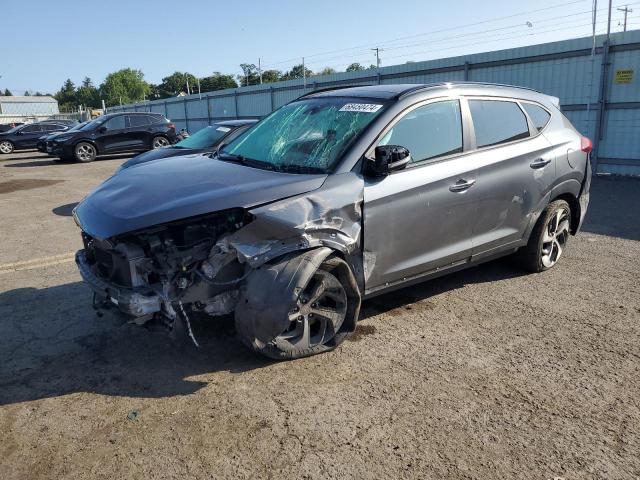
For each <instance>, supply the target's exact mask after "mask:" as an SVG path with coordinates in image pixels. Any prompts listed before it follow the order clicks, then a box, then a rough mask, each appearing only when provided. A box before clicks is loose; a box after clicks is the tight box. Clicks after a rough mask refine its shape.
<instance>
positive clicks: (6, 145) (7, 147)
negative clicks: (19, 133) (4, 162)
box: [0, 141, 13, 153]
mask: <svg viewBox="0 0 640 480" xmlns="http://www.w3.org/2000/svg"><path fill="white" fill-rule="evenodd" d="M12 151H13V145H11V142H7V141H4V142H0V152H1V153H11V152H12Z"/></svg>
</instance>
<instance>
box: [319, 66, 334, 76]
mask: <svg viewBox="0 0 640 480" xmlns="http://www.w3.org/2000/svg"><path fill="white" fill-rule="evenodd" d="M334 73H336V71H335V69H333V68H331V67H324V68H323V69H322V70H321V71H320V72H319V73H318V75H333V74H334Z"/></svg>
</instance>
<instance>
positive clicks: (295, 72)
mask: <svg viewBox="0 0 640 480" xmlns="http://www.w3.org/2000/svg"><path fill="white" fill-rule="evenodd" d="M303 68H304V67H303V65H302V64H300V65H294V66H293V67H292V68H291V70H289V71H288V72H286V73H285V74H284V75H283V76H282V80H293V79H296V78H302V77H303V74H302V72H303ZM304 72H305V74H306V77H307V78H309V77H311V76H312V75H313V72H312V71H311V70H309V69H308V68H304Z"/></svg>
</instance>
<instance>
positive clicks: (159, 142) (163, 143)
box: [153, 137, 169, 150]
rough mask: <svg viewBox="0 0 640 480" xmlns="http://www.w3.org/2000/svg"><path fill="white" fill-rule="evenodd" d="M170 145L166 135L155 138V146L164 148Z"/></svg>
mask: <svg viewBox="0 0 640 480" xmlns="http://www.w3.org/2000/svg"><path fill="white" fill-rule="evenodd" d="M167 146H169V140H167V139H166V138H164V137H156V138H154V139H153V148H154V150H155V149H156V148H162V147H167Z"/></svg>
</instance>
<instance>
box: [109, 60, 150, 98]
mask: <svg viewBox="0 0 640 480" xmlns="http://www.w3.org/2000/svg"><path fill="white" fill-rule="evenodd" d="M150 91H151V88H150V86H149V84H148V83H147V82H145V81H144V74H143V73H142V71H140V70H134V69H131V68H123V69H122V70H118V71H117V72H113V73H110V74H109V75H107V78H105V79H104V82H102V85H100V96H101V98H103V99H104V101H105V103H106V104H107V106H113V105H118V104H120V102H122V103H133V102H139V101H141V100H143V99H144V98H145V97H146V96H147V95H148V94H149V92H150Z"/></svg>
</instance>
